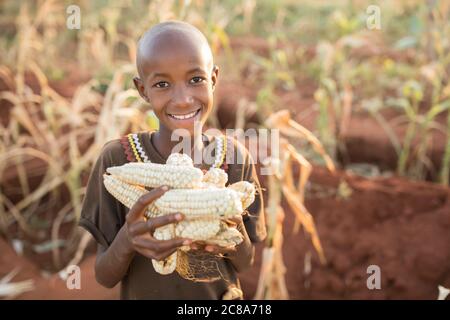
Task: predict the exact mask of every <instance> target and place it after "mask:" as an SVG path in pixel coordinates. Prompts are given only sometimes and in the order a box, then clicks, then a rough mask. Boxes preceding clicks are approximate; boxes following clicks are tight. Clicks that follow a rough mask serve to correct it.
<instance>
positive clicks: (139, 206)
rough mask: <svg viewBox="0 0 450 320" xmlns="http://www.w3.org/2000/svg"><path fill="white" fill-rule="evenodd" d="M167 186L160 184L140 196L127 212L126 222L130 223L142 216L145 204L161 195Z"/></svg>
mask: <svg viewBox="0 0 450 320" xmlns="http://www.w3.org/2000/svg"><path fill="white" fill-rule="evenodd" d="M167 190H169V188H168V187H167V186H162V187H159V188H155V189H153V190H152V191H150V192H148V193H146V194H144V195H143V196H141V197H140V198H139V199H138V201H136V203H135V204H134V205H133V206H132V207H131V209H130V212H128V214H127V218H126V219H127V223H132V222H135V221H137V220H139V219H140V218H142V217H143V216H144V213H145V209H146V208H147V206H148V205H149V204H150V203H152V202H153V201H155V200H156V199H158V198H159V197H161V196H162V195H163V194H164V193H165V192H166V191H167Z"/></svg>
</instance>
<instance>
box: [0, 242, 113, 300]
mask: <svg viewBox="0 0 450 320" xmlns="http://www.w3.org/2000/svg"><path fill="white" fill-rule="evenodd" d="M0 252H1V253H2V254H1V255H0V279H1V278H2V277H3V276H4V275H6V274H8V273H9V272H11V271H12V270H14V269H15V268H19V270H20V271H19V273H18V275H17V276H16V277H14V278H13V279H12V281H11V282H19V281H24V280H28V279H33V281H34V286H35V289H34V290H33V291H29V292H25V293H23V294H22V295H20V296H19V297H18V298H19V299H25V300H28V299H39V300H41V299H46V300H71V299H74V300H75V299H83V300H91V299H111V300H113V299H114V300H115V299H118V298H119V286H116V287H115V288H113V289H106V288H104V287H102V286H100V285H99V284H98V283H97V282H96V281H95V275H94V265H95V256H93V255H92V256H89V257H87V258H86V259H85V260H84V261H83V262H82V263H81V264H80V274H81V288H80V289H79V290H78V289H72V290H69V289H68V288H67V286H66V281H63V280H61V278H59V276H58V275H57V274H55V275H52V276H51V277H50V278H44V277H43V276H42V275H41V273H40V270H39V268H38V267H37V266H36V265H35V264H33V263H31V262H30V261H29V260H28V259H26V258H24V257H22V256H18V255H17V254H16V253H15V252H14V250H12V248H11V247H10V246H9V245H8V244H7V243H6V242H4V241H3V240H1V239H0Z"/></svg>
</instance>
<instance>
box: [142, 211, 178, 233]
mask: <svg viewBox="0 0 450 320" xmlns="http://www.w3.org/2000/svg"><path fill="white" fill-rule="evenodd" d="M183 219H184V216H183V215H182V214H181V213H172V214H168V215H165V216H160V217H155V218H150V219H148V221H147V229H148V230H147V231H149V232H150V233H153V231H155V229H157V228H159V227H163V226H165V225H167V224H170V223H175V222H179V221H181V220H183Z"/></svg>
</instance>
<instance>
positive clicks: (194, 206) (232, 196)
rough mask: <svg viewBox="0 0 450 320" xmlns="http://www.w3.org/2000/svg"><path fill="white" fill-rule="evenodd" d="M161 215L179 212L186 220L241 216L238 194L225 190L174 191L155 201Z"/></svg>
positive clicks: (241, 209)
mask: <svg viewBox="0 0 450 320" xmlns="http://www.w3.org/2000/svg"><path fill="white" fill-rule="evenodd" d="M155 207H156V208H157V209H158V211H159V212H161V213H162V214H170V213H174V212H181V213H183V214H184V215H186V218H188V219H189V218H198V217H205V218H206V217H224V218H226V217H232V216H235V215H238V214H242V211H243V208H242V201H241V198H240V194H239V193H238V192H236V191H234V190H232V189H227V188H209V189H174V190H169V191H167V192H166V193H164V195H163V196H162V197H160V198H158V199H157V200H156V201H155Z"/></svg>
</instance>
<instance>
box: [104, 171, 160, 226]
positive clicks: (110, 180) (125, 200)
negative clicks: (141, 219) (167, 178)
mask: <svg viewBox="0 0 450 320" xmlns="http://www.w3.org/2000/svg"><path fill="white" fill-rule="evenodd" d="M103 184H104V185H105V188H106V190H108V192H109V193H111V194H112V195H113V196H114V198H116V199H117V200H119V202H120V203H122V204H123V205H124V206H125V207H127V208H129V209H131V207H132V206H133V205H134V204H135V203H136V201H138V199H139V198H140V197H141V196H143V195H144V194H146V193H148V191H147V190H145V189H144V188H142V187H139V186H134V185H131V184H128V183H125V182H124V181H122V180H120V179H118V178H116V177H115V176H113V175H107V174H104V175H103ZM159 214H160V213H159V212H158V210H157V208H156V207H155V205H154V203H152V204H150V205H149V206H148V207H147V209H146V211H145V216H146V217H147V218H149V217H155V216H157V215H159Z"/></svg>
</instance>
